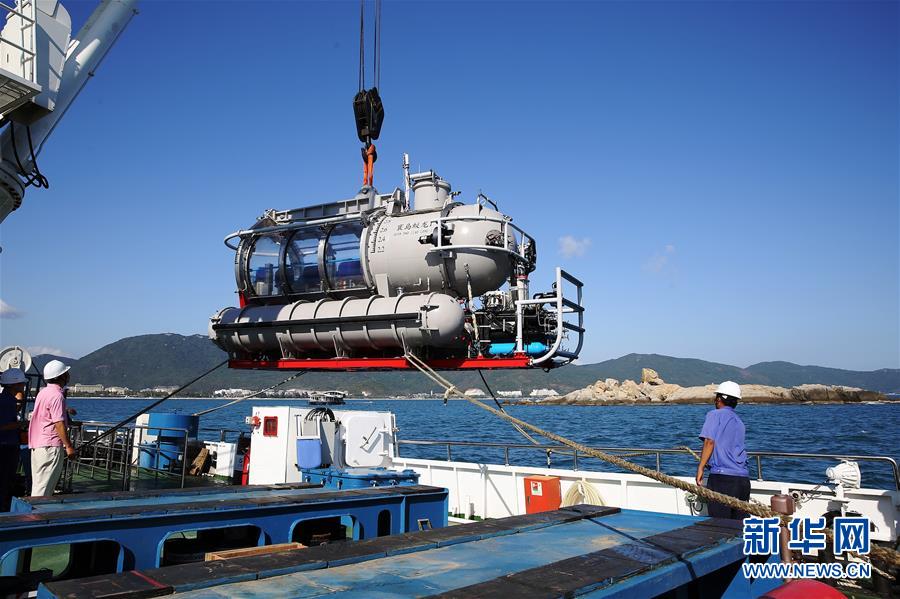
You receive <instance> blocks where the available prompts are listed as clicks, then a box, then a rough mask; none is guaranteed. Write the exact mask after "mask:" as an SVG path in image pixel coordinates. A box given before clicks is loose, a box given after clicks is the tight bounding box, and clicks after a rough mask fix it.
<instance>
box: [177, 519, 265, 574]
mask: <svg viewBox="0 0 900 599" xmlns="http://www.w3.org/2000/svg"><path fill="white" fill-rule="evenodd" d="M262 544H265V537H264V535H263V534H262V530H261V529H260V528H259V527H258V526H252V525H250V524H243V525H239V526H221V527H217V528H201V529H195V530H181V531H177V532H172V533H169V534H168V535H167V536H166V538H165V540H164V541H163V544H162V550H161V551H160V555H159V565H160V566H172V565H175V564H189V563H191V562H202V561H205V558H206V554H207V553H215V552H217V551H228V550H230V549H244V548H246V547H257V546H259V545H262Z"/></svg>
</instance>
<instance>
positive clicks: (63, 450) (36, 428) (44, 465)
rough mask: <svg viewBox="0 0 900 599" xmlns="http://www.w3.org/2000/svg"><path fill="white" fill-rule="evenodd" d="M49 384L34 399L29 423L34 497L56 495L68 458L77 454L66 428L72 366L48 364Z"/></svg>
mask: <svg viewBox="0 0 900 599" xmlns="http://www.w3.org/2000/svg"><path fill="white" fill-rule="evenodd" d="M44 380H46V381H47V386H46V387H44V388H43V389H41V391H40V393H38V394H37V397H36V398H35V399H34V411H33V412H32V413H31V423H30V424H29V426H28V447H30V448H31V496H32V497H41V496H44V495H53V490H54V489H55V488H56V483H58V482H59V477H60V476H61V475H62V470H63V463H64V460H65V458H66V457H67V456H68V457H72V456H74V455H75V448H73V447H72V443H70V442H69V435H68V432H67V431H66V424H67V422H68V415H67V413H66V412H67V408H66V396H65V394H64V393H63V387H65V386H66V384H67V383H68V382H69V367H68V366H66V365H65V364H63V363H62V362H60V361H59V360H51V361H50V362H47V365H46V366H44Z"/></svg>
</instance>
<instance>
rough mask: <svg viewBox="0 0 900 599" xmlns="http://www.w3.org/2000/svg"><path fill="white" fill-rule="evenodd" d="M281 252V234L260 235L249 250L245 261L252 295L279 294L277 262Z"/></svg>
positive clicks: (279, 280) (279, 279) (279, 282)
mask: <svg viewBox="0 0 900 599" xmlns="http://www.w3.org/2000/svg"><path fill="white" fill-rule="evenodd" d="M280 253H281V236H274V235H267V236H265V237H260V238H258V239H257V240H256V242H255V243H254V244H253V249H251V250H250V259H249V260H248V262H247V269H248V275H249V277H248V279H249V281H250V289H251V290H252V291H253V294H254V295H280V294H281V293H282V290H281V278H280V277H279V276H278V262H279V256H280Z"/></svg>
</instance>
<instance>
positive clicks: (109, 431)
mask: <svg viewBox="0 0 900 599" xmlns="http://www.w3.org/2000/svg"><path fill="white" fill-rule="evenodd" d="M226 364H228V360H224V361H222V362H219V363H218V364H216V365H215V366H213V367H212V368H210V369H209V370H207V371H206V372H204V373H203V374H201V375H200V376H197V377H195V378H193V379H191V380H190V382H187V383H185V384H183V385H182V386H180V387H178V388H177V389H175V390H174V391H172V392H171V393H169V394H168V395H166V396H165V397H163V398H162V399H159V400H157V401H154V402H153V403H152V404H150V405H149V406H145V407H144V408H142V409H141V410H140V411H138V412H136V413H134V414H132V415H131V416H129V417H128V418H126V419H124V420H122V421H121V422H119V423H118V424H115V425H113V426H112V427H110V428H108V429H107V430H105V431H103V432H102V433H100V434H99V435H97V436H96V437H93V438H91V439H88V440H87V441H85V442H84V443H82V444H81V445H79V446H78V447H76V448H75V451H76V453H77V452H79V451H81V450H82V449H84V448H85V447H89V446H91V445H96V444H97V442H98V441H100V439H104V438H106V437H108V436H110V435H111V434H113V433H114V432H116V431H117V430H119V429H120V428H122V427H123V426H125V425H126V424H128V423H129V422H131V421H132V420H134V419H136V418H137V417H138V416H140V415H141V414H144V413H146V412H149V411H150V410H152V409H153V408H155V407H156V406H158V405H159V404H161V403H162V402H164V401H166V400H167V399H170V398H172V397H174V396H175V395H176V394H178V393H181V392H182V391H184V390H185V389H187V388H188V387H190V386H191V385H193V384H194V383H196V382H197V381H199V380H200V379H202V378H203V377H205V376H207V375H210V374H212V373H213V372H214V371H216V370H218V369H219V368H221V367H222V366H225V365H226Z"/></svg>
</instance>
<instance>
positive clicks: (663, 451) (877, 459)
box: [397, 439, 900, 491]
mask: <svg viewBox="0 0 900 599" xmlns="http://www.w3.org/2000/svg"><path fill="white" fill-rule="evenodd" d="M397 443H398V445H400V446H402V445H410V446H413V445H415V446H426V447H446V451H447V461H452V459H453V452H452V447H478V448H495V449H502V450H503V463H504V464H505V465H506V466H509V465H510V461H509V450H510V449H517V450H518V449H527V450H531V451H543V452H545V453H546V455H547V467H551V461H552V457H551V456H552V454H553V453H559V454H562V455H566V456H569V457H571V458H572V470H578V461H579V459H582V460H583V459H585V458H590V459H597V458H592V457H591V456H588V455H585V454H583V453H579V452H578V450H577V449H572V448H570V447H566V446H565V445H527V444H523V443H500V442H490V441H447V440H424V439H398V440H397ZM593 449H596V450H597V451H603V452H606V453H613V454H622V453H625V454H641V455H640V456H639V457H651V456H652V457H655V459H656V470H657V471H660V470H661V469H662V456H664V455H688V456H689V455H691V453H690V451H689V450H687V449H678V448H675V449H673V448H657V447H595V448H593ZM747 456H748V457H749V458H751V459H752V460H753V461H754V462H755V464H756V480H759V481H762V480H765V479H764V478H763V467H762V462H763V459H764V458H767V459H769V458H782V459H799V460H852V461H855V462H874V463H878V464H883V465H885V466H887V467H889V468H890V470H891V474H892V476H893V479H894V488H895V489H896V490H898V491H900V466H898V465H897V461H896V460H895V459H894V458H891V457H888V456H863V455H846V454H830V453H789V452H782V451H748V452H747ZM633 457H638V456H633Z"/></svg>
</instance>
